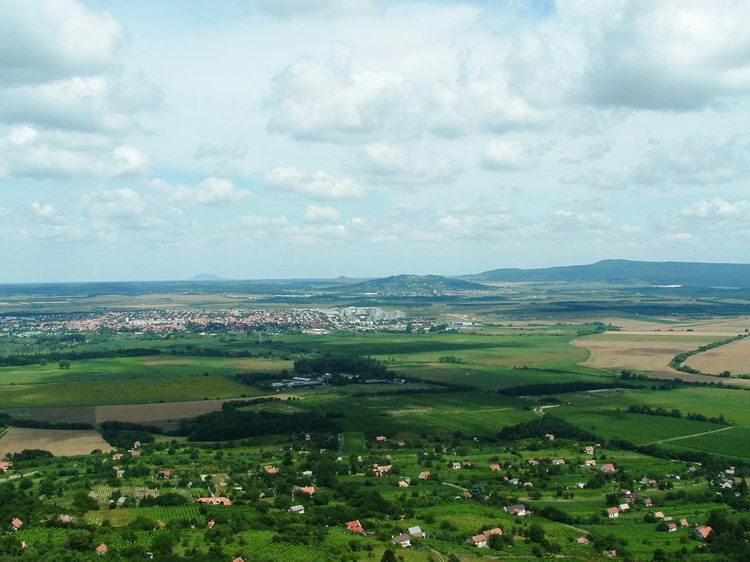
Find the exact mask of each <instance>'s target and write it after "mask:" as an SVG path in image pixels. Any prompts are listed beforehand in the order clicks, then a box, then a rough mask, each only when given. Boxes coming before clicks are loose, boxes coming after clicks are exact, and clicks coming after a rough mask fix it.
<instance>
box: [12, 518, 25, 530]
mask: <svg viewBox="0 0 750 562" xmlns="http://www.w3.org/2000/svg"><path fill="white" fill-rule="evenodd" d="M21 527H23V521H21V520H20V519H19V518H18V517H14V518H13V519H12V520H11V522H10V530H11V531H18V529H20V528H21Z"/></svg>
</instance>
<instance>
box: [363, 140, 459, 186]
mask: <svg viewBox="0 0 750 562" xmlns="http://www.w3.org/2000/svg"><path fill="white" fill-rule="evenodd" d="M354 169H355V171H356V172H357V173H358V174H360V175H362V176H364V177H365V178H366V179H367V181H368V182H369V183H376V184H393V185H431V184H443V183H453V182H454V181H456V178H458V176H459V174H460V173H461V167H460V166H459V165H458V164H456V163H455V162H454V161H453V160H452V159H450V158H446V157H440V156H435V155H415V154H406V153H404V152H402V151H400V150H398V149H396V148H393V147H392V146H389V145H387V144H383V143H379V144H371V145H368V146H366V147H365V148H364V149H362V150H360V151H359V152H358V153H357V154H356V157H355V162H354Z"/></svg>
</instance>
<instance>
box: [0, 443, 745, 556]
mask: <svg viewBox="0 0 750 562" xmlns="http://www.w3.org/2000/svg"><path fill="white" fill-rule="evenodd" d="M520 445H521V443H518V444H514V445H512V446H510V447H509V446H508V444H503V445H500V446H498V445H496V444H493V443H485V442H482V441H481V440H480V441H477V440H475V439H468V440H454V442H453V443H445V442H442V443H441V442H440V441H434V442H431V441H429V440H425V439H424V437H422V436H417V435H410V434H400V435H387V434H377V433H374V434H357V435H348V434H345V435H339V436H338V437H337V436H335V435H318V434H315V433H302V434H297V435H294V436H291V437H290V438H289V440H288V441H286V442H284V441H279V442H277V443H276V444H275V445H271V444H270V443H266V444H259V443H253V442H252V441H247V442H240V443H233V444H232V446H231V447H226V446H221V445H218V446H217V445H211V446H200V445H193V444H187V443H180V442H178V441H162V442H144V443H142V442H140V441H136V442H134V443H133V444H132V446H130V447H128V448H127V449H124V450H119V451H115V452H112V453H106V454H105V453H99V454H97V453H93V454H92V455H90V456H88V457H79V458H75V457H73V458H70V459H69V460H63V459H54V460H53V459H52V458H48V457H45V456H44V455H40V456H37V457H35V456H34V455H32V454H31V453H27V454H25V455H14V456H10V457H9V459H8V460H6V461H3V462H2V463H1V464H0V471H2V472H3V473H5V474H6V475H7V476H6V479H8V478H11V479H18V482H19V484H20V486H19V494H24V493H30V494H31V496H30V497H29V499H30V501H29V504H28V505H24V504H21V503H18V502H17V501H8V502H6V504H5V505H4V506H3V507H2V513H3V515H4V516H5V517H7V525H8V527H7V531H6V538H7V539H8V540H10V543H7V541H6V543H7V544H15V547H14V548H17V549H21V550H27V549H32V550H31V551H33V549H35V548H39V547H40V545H47V543H49V542H50V541H52V543H55V541H57V543H58V544H63V543H64V544H67V545H70V541H69V538H68V537H69V535H70V533H71V532H73V531H75V530H76V529H89V530H91V532H90V536H91V540H90V541H88V542H87V543H86V546H85V548H84V549H83V550H89V551H91V552H94V553H96V554H97V555H101V556H110V557H111V556H115V555H116V553H118V552H119V553H120V554H123V553H126V552H127V553H128V555H132V554H133V552H136V551H138V552H140V551H142V554H143V556H145V557H153V556H154V553H155V552H156V556H157V558H158V556H159V554H160V553H161V554H164V553H165V552H172V551H175V552H177V551H180V552H183V553H190V552H193V553H195V552H198V551H199V550H200V548H202V547H201V546H200V545H206V546H208V545H214V546H213V547H211V548H214V547H215V548H214V552H222V553H223V554H222V556H225V558H222V557H217V558H215V559H216V560H221V559H226V560H227V561H228V560H245V561H248V560H255V559H256V558H255V555H258V554H260V553H262V552H269V553H278V552H279V549H281V548H286V549H288V550H289V552H290V553H291V552H293V551H294V552H296V550H295V548H296V547H301V546H304V548H313V549H315V548H317V549H319V550H320V554H319V555H320V556H321V557H322V558H320V559H327V558H323V557H325V556H328V555H329V554H324V553H325V552H326V551H325V548H333V546H332V545H339V546H338V547H336V548H343V547H341V545H347V546H346V548H347V549H350V551H351V552H357V551H359V550H362V549H364V550H365V551H366V550H368V549H374V550H376V551H377V550H380V551H383V550H384V549H385V550H387V549H388V548H395V549H396V551H403V550H410V551H411V550H415V549H416V550H415V551H425V552H430V551H431V550H438V551H440V552H443V553H445V554H446V555H452V556H455V557H456V559H460V557H461V556H462V555H463V554H469V553H471V552H474V553H475V555H478V554H481V553H483V552H484V553H487V554H490V553H492V552H497V551H508V552H512V553H514V555H517V556H524V555H527V554H532V555H535V556H541V555H542V553H543V552H548V553H552V554H554V553H555V552H558V551H559V549H560V548H562V544H564V545H565V548H566V550H570V549H572V552H579V554H580V556H582V557H584V558H588V557H594V558H596V557H597V556H604V557H610V558H622V559H625V560H627V559H631V558H632V556H633V554H632V553H633V552H638V551H639V549H640V548H641V547H642V546H643V545H648V546H647V548H650V549H651V550H653V549H654V548H656V547H658V546H659V545H660V544H665V545H668V544H671V542H672V540H671V537H673V536H674V537H677V540H678V541H679V544H681V545H683V548H685V549H687V550H688V551H691V550H692V551H699V550H700V549H701V548H702V545H704V544H706V542H707V541H709V540H710V539H711V534H712V532H713V530H712V528H711V526H710V524H709V519H710V513H709V512H710V511H711V509H712V508H710V507H708V504H707V502H711V501H716V497H715V495H717V494H725V495H727V496H731V497H740V496H742V497H744V496H745V495H746V494H747V490H746V486H744V484H743V483H744V477H743V475H742V469H740V468H739V467H734V466H727V467H725V468H724V469H723V470H721V471H719V472H716V471H715V470H709V469H707V468H706V467H704V466H701V465H700V464H696V463H689V462H683V461H675V460H664V459H654V458H649V457H644V456H643V455H638V454H634V453H632V452H627V451H621V450H617V449H609V448H607V447H606V446H603V445H602V444H600V443H581V442H578V441H571V440H570V439H559V438H556V437H555V435H554V434H552V433H546V434H545V435H543V436H540V438H539V439H533V440H525V442H524V443H523V447H521V446H520ZM352 448H359V449H360V451H361V452H360V453H359V454H347V452H346V451H347V450H351V449H352ZM82 472H84V473H86V474H87V477H86V479H85V480H82V479H80V478H78V477H77V476H76V475H79V474H81V473H82ZM29 474H34V476H33V477H32V478H30V477H29ZM597 504H598V505H599V506H600V507H599V508H598V509H596V508H595V506H596V505H597ZM460 514H463V515H460ZM323 523H325V526H322V524H323ZM326 526H327V530H326ZM134 528H138V529H140V531H138V532H135V531H133V529H134ZM293 529H294V531H292V530H293ZM635 529H637V530H638V534H639V535H640V536H641V539H642V540H640V539H639V541H638V542H640V543H642V544H636V543H635V539H633V538H629V539H628V538H622V537H620V536H618V533H619V532H620V531H621V530H622V531H625V532H626V535H625V536H627V537H631V536H632V533H633V531H634V530H635ZM133 532H135V534H133ZM139 533H140V534H139ZM313 536H316V537H318V539H313V538H312V537H313ZM346 536H350V537H352V538H354V540H351V541H348V542H347V540H346ZM127 537H132V538H130V539H128V538H127ZM138 537H140V538H138ZM356 537H359V538H356ZM311 541H312V542H311ZM317 542H320V544H317ZM561 543H562V544H561ZM76 548H78V547H76ZM139 549H140V550H139ZM191 549H192V550H191ZM196 549H197V550H196ZM274 556H275V554H274ZM261 559H262V557H261ZM288 559H290V560H296V559H297V558H294V557H293V556H292V555H291V554H290V558H288Z"/></svg>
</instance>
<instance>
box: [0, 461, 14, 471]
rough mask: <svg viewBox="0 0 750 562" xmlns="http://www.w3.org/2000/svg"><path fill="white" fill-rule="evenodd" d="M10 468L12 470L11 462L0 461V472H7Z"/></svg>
mask: <svg viewBox="0 0 750 562" xmlns="http://www.w3.org/2000/svg"><path fill="white" fill-rule="evenodd" d="M11 468H13V463H12V462H8V461H0V470H2V471H3V472H8V470H10V469H11Z"/></svg>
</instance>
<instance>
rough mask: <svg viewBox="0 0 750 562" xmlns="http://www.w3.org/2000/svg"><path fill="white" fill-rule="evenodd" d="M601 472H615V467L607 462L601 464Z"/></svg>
mask: <svg viewBox="0 0 750 562" xmlns="http://www.w3.org/2000/svg"><path fill="white" fill-rule="evenodd" d="M602 472H617V469H616V468H615V465H613V464H612V463H609V462H608V463H604V464H603V465H602Z"/></svg>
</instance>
